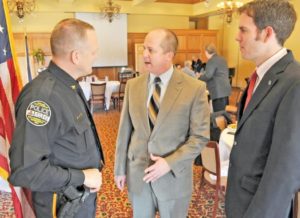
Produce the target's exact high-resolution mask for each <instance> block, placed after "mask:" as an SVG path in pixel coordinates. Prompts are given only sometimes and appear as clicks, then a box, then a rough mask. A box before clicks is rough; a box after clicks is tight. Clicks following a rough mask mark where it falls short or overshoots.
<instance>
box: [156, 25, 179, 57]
mask: <svg viewBox="0 0 300 218" xmlns="http://www.w3.org/2000/svg"><path fill="white" fill-rule="evenodd" d="M159 30H161V31H163V32H164V33H165V34H166V35H165V37H164V39H163V40H162V42H161V44H160V46H161V47H162V49H163V50H164V52H170V51H171V52H173V53H174V55H175V54H176V51H177V47H178V39H177V36H176V34H175V33H174V32H173V31H171V30H169V29H164V28H162V29H159Z"/></svg>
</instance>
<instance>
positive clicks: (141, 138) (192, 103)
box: [115, 70, 209, 200]
mask: <svg viewBox="0 0 300 218" xmlns="http://www.w3.org/2000/svg"><path fill="white" fill-rule="evenodd" d="M148 78H149V75H148V74H144V75H142V76H140V77H137V78H135V79H132V80H129V81H128V82H127V85H126V92H125V100H124V104H123V110H122V113H121V119H120V126H119V133H118V138H117V145H116V156H115V175H126V176H127V177H126V179H127V185H128V189H129V191H130V192H133V193H139V192H141V190H142V187H143V184H144V181H143V177H144V175H145V174H144V170H145V169H146V168H147V167H148V166H149V165H150V162H151V161H150V153H152V154H154V155H158V156H162V157H164V158H165V160H166V161H167V162H168V164H169V166H170V167H171V171H170V172H169V173H167V174H166V175H164V176H163V177H161V178H160V179H158V180H157V181H155V182H153V183H152V188H153V190H154V192H155V194H156V196H157V198H158V199H160V200H171V199H177V198H180V197H184V196H188V195H190V194H191V193H192V188H193V184H192V164H193V161H194V159H195V157H196V156H197V155H199V153H200V151H201V149H202V148H203V147H204V146H205V144H206V143H207V141H208V138H209V107H208V103H207V96H206V93H205V84H204V83H202V82H200V81H198V80H195V79H194V78H192V77H190V76H188V75H185V74H183V73H182V72H179V71H176V70H175V71H174V72H173V75H172V77H171V79H170V81H169V84H168V87H167V90H166V93H165V95H164V98H163V101H162V103H161V106H160V111H159V114H158V117H157V121H156V124H155V126H154V129H153V131H152V132H151V131H150V126H149V118H148V112H147V96H148Z"/></svg>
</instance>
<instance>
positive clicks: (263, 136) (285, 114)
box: [225, 0, 300, 218]
mask: <svg viewBox="0 0 300 218" xmlns="http://www.w3.org/2000/svg"><path fill="white" fill-rule="evenodd" d="M239 11H240V14H241V15H240V23H239V33H238V35H237V37H236V40H237V41H238V42H239V44H240V50H241V54H242V57H243V58H245V59H247V60H251V61H253V62H254V63H255V64H256V71H255V73H253V76H252V77H251V81H250V84H249V86H248V87H247V89H246V91H245V93H244V95H243V97H242V100H241V105H240V108H239V113H238V127H237V131H236V134H235V142H234V144H233V148H232V151H231V155H230V165H229V173H228V186H227V193H226V201H225V209H226V214H227V217H228V218H241V217H243V218H256V217H259V218H271V217H278V218H285V217H289V216H290V215H291V214H290V211H291V202H292V199H293V196H294V194H295V193H296V192H297V191H298V190H299V188H300V171H299V168H300V157H299V154H300V134H299V130H300V115H299V109H300V101H299V96H300V65H299V63H297V62H296V61H295V60H294V57H293V54H292V52H291V51H289V50H287V49H286V48H284V47H283V44H284V42H285V40H286V39H287V38H288V37H289V36H290V34H291V33H292V31H293V29H294V25H295V22H296V19H297V18H296V12H295V10H294V8H293V6H292V5H291V4H290V3H289V2H288V1H287V0H268V1H267V0H255V1H253V2H250V3H247V4H246V5H244V6H243V7H241V8H240V9H239Z"/></svg>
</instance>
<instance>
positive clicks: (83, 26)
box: [50, 18, 94, 56]
mask: <svg viewBox="0 0 300 218" xmlns="http://www.w3.org/2000/svg"><path fill="white" fill-rule="evenodd" d="M87 30H94V27H93V26H92V25H90V24H88V23H86V22H83V21H81V20H78V19H75V18H68V19H64V20H62V21H60V22H59V23H58V24H57V25H56V26H55V27H54V29H53V31H52V33H51V38H50V45H51V52H52V55H53V56H60V55H65V54H67V53H68V52H70V51H72V50H73V49H75V48H77V47H78V46H79V45H80V43H82V41H83V40H84V39H85V38H86V32H87Z"/></svg>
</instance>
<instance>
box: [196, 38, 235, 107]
mask: <svg viewBox="0 0 300 218" xmlns="http://www.w3.org/2000/svg"><path fill="white" fill-rule="evenodd" d="M205 55H206V57H207V59H208V61H207V63H206V68H205V72H204V73H200V74H199V79H200V80H202V81H205V82H206V84H207V89H208V91H209V95H210V98H211V99H212V105H213V110H214V112H218V111H222V110H225V107H226V105H227V104H228V103H229V100H228V97H229V96H230V93H231V86H230V82H229V77H228V66H227V63H226V60H225V59H224V58H223V57H221V56H219V55H218V54H217V50H216V47H215V45H214V44H212V43H210V44H208V45H206V46H205Z"/></svg>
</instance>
